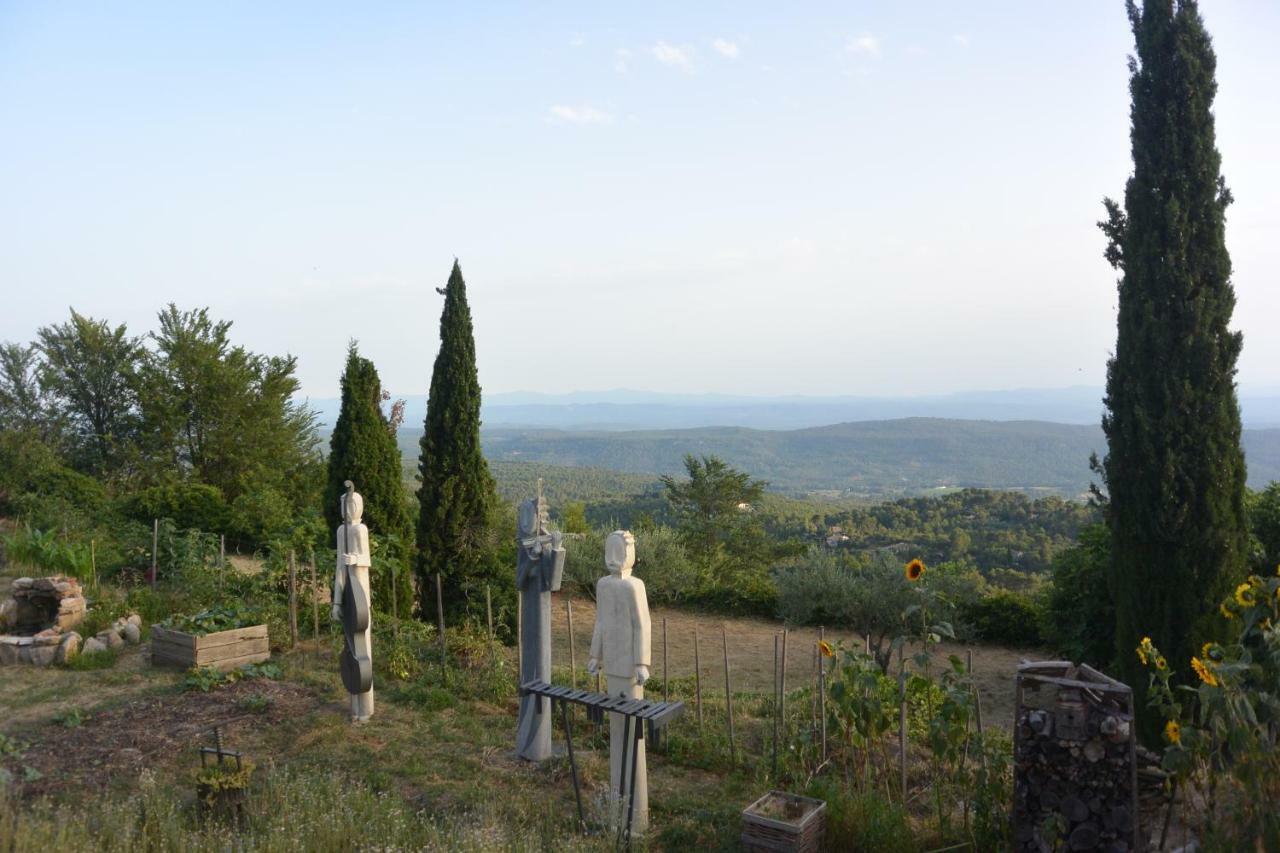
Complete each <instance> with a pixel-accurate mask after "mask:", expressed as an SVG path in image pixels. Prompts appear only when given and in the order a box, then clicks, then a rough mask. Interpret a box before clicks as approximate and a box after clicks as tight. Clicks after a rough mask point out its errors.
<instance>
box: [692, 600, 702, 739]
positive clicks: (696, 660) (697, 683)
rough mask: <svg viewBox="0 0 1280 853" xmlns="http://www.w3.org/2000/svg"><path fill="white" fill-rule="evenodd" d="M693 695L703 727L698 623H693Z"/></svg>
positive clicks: (699, 726) (699, 725)
mask: <svg viewBox="0 0 1280 853" xmlns="http://www.w3.org/2000/svg"><path fill="white" fill-rule="evenodd" d="M693 696H694V705H695V707H696V708H697V709H698V728H699V729H701V728H702V659H701V657H700V656H699V654H698V623H697V622H695V623H693Z"/></svg>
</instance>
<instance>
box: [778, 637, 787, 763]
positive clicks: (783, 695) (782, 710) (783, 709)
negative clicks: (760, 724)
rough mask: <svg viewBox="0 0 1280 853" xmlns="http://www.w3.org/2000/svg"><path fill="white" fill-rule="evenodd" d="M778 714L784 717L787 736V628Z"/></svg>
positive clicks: (783, 726)
mask: <svg viewBox="0 0 1280 853" xmlns="http://www.w3.org/2000/svg"><path fill="white" fill-rule="evenodd" d="M778 716H779V717H781V718H782V736H783V737H784V738H785V737H786V736H787V629H786V628H783V629H782V682H781V688H780V690H779V692H778Z"/></svg>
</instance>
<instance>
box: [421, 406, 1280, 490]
mask: <svg viewBox="0 0 1280 853" xmlns="http://www.w3.org/2000/svg"><path fill="white" fill-rule="evenodd" d="M483 440H484V447H485V453H486V454H487V455H488V457H489V459H490V460H491V461H492V462H494V463H510V462H521V463H538V464H541V465H555V466H566V467H587V468H595V469H606V470H608V471H619V472H625V473H630V474H644V475H648V477H646V478H642V479H643V480H651V479H652V477H653V476H654V475H656V474H668V473H677V472H679V471H681V470H682V468H681V460H682V458H683V457H684V455H685V454H686V453H693V454H713V453H714V454H716V455H718V456H720V457H721V458H723V459H725V460H726V461H727V462H729V463H730V464H731V465H734V466H736V467H739V468H742V469H744V470H746V471H749V472H751V474H753V475H754V476H757V477H761V478H763V479H766V480H768V481H769V482H770V485H771V488H773V489H775V490H778V491H782V492H789V493H815V492H818V493H831V494H832V495H833V496H835V495H847V496H861V497H872V498H874V497H883V496H894V495H904V494H921V493H926V492H929V491H931V490H934V489H939V488H944V487H966V486H967V487H976V488H991V489H1015V490H1022V491H1028V492H1033V493H1046V494H1048V493H1051V494H1059V495H1064V496H1067V497H1075V496H1079V495H1082V494H1083V493H1085V491H1086V490H1087V489H1088V486H1089V483H1090V481H1091V480H1092V479H1093V477H1092V475H1091V472H1090V471H1089V454H1090V453H1092V452H1095V451H1097V452H1099V453H1101V452H1102V451H1103V450H1104V449H1105V443H1104V441H1103V436H1102V430H1101V429H1100V428H1099V427H1097V426H1084V425H1076V424H1057V423H1047V422H1043V421H962V420H949V419H941V418H907V419H902V420H891V421H862V422H857V423H844V424H835V425H832V426H825V427H814V428H810V429H798V430H754V429H743V428H736V427H709V428H703V429H688V430H645V431H626V432H618V431H610V432H568V431H560V430H539V429H491V430H486V431H485V432H484V434H483ZM401 447H402V448H403V449H404V450H405V452H406V456H407V457H410V458H412V457H414V456H416V452H417V434H416V432H415V431H414V430H402V432H401ZM1244 447H1245V455H1246V459H1247V462H1248V465H1249V484H1250V485H1251V486H1252V487H1254V488H1259V487H1261V486H1263V485H1265V484H1266V483H1268V482H1270V481H1272V480H1277V479H1280V429H1261V430H1245V433H1244ZM407 461H408V460H407ZM511 473H515V472H514V471H513V472H511ZM529 476H530V477H536V476H538V475H537V474H536V473H532V472H531V473H530V475H529ZM583 476H594V477H596V478H598V479H600V480H601V483H600V486H601V490H602V491H607V490H608V487H606V486H605V481H606V480H608V479H610V478H608V477H607V476H605V475H603V474H602V473H597V474H594V475H588V474H585V473H584V475H583ZM641 484H642V483H641V482H640V481H638V482H637V483H635V484H633V485H641Z"/></svg>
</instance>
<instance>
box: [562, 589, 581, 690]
mask: <svg viewBox="0 0 1280 853" xmlns="http://www.w3.org/2000/svg"><path fill="white" fill-rule="evenodd" d="M564 615H565V616H566V617H567V618H568V619H569V686H570V687H572V688H573V689H574V690H577V689H578V655H577V653H576V652H575V651H574V648H573V602H572V601H570V600H569V599H567V598H566V599H565V600H564Z"/></svg>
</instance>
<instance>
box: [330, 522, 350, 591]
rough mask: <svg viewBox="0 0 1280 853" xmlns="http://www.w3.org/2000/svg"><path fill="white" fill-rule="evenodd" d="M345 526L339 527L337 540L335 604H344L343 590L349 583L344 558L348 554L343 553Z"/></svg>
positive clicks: (334, 585) (334, 574)
mask: <svg viewBox="0 0 1280 853" xmlns="http://www.w3.org/2000/svg"><path fill="white" fill-rule="evenodd" d="M342 534H343V528H341V527H339V528H338V535H337V542H336V543H335V544H336V546H337V547H336V548H335V550H336V551H337V557H338V559H337V563H338V566H337V569H336V570H335V571H334V573H333V606H334V607H341V606H342V591H343V589H344V588H345V587H346V585H347V566H346V562H345V560H344V559H343V558H344V557H345V556H346V555H345V554H344V553H343V545H344V543H343V541H342V540H343V538H344V537H343V535H342Z"/></svg>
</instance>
